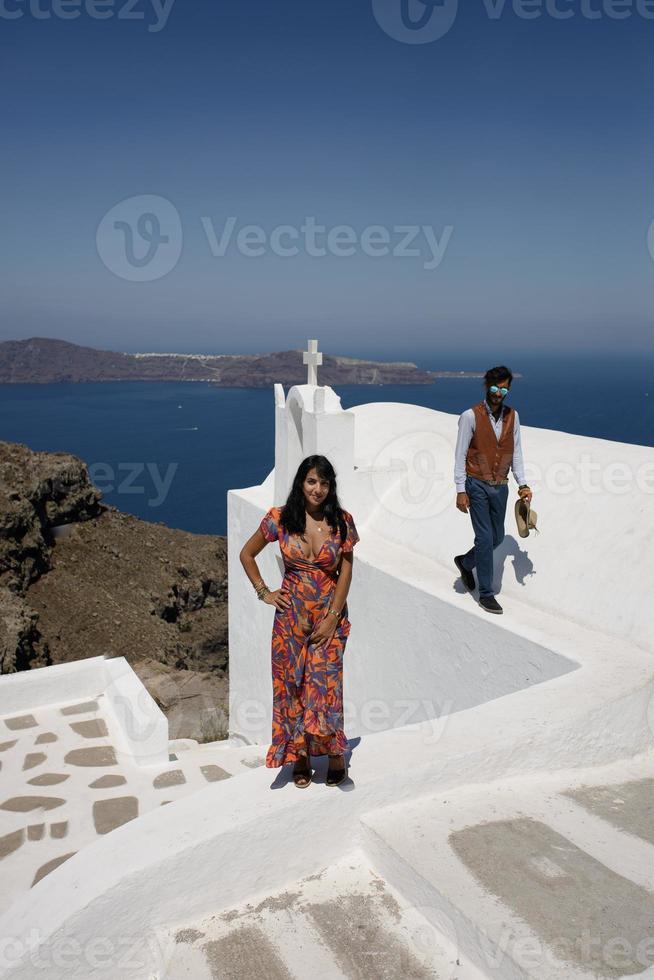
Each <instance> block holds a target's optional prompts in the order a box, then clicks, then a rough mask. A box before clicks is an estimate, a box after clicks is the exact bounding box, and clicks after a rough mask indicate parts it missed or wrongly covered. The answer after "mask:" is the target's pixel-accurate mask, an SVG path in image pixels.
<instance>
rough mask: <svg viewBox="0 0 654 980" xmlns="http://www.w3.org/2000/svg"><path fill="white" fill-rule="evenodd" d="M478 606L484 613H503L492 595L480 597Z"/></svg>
mask: <svg viewBox="0 0 654 980" xmlns="http://www.w3.org/2000/svg"><path fill="white" fill-rule="evenodd" d="M479 605H480V606H481V607H482V609H485V610H486V612H490V613H503V612H504V610H503V609H502V607H501V606H500V604H499V602H498V601H497V599H496V598H495V596H494V595H484V596H482V597H481V599H480V600H479Z"/></svg>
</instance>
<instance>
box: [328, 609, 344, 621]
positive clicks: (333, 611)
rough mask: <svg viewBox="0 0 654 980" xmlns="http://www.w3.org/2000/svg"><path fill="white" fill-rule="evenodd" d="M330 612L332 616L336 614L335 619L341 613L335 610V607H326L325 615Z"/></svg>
mask: <svg viewBox="0 0 654 980" xmlns="http://www.w3.org/2000/svg"><path fill="white" fill-rule="evenodd" d="M330 613H331V615H332V616H336V619H338V617H339V616H340V615H341V614H340V613H339V612H336V610H335V609H328V610H327V615H328V616H329V614H330Z"/></svg>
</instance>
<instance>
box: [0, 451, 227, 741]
mask: <svg viewBox="0 0 654 980" xmlns="http://www.w3.org/2000/svg"><path fill="white" fill-rule="evenodd" d="M101 497H102V494H101V492H100V491H99V490H98V489H97V488H96V487H95V486H93V484H92V483H91V482H90V479H89V476H88V471H87V468H86V464H85V463H84V462H83V461H82V460H80V459H78V458H77V457H75V456H72V455H70V454H67V453H36V452H32V451H31V450H30V449H29V448H28V447H27V446H25V445H22V444H20V443H8V442H0V673H11V672H14V671H18V670H28V669H30V668H32V667H42V666H47V665H49V664H56V663H64V662H70V661H75V660H82V659H85V658H87V657H96V656H103V655H104V656H108V657H118V656H124V657H125V658H126V659H127V660H128V661H129V663H130V664H131V666H132V667H133V668H134V670H135V671H136V672H137V673H138V674H139V676H140V677H141V679H142V680H143V682H144V684H145V685H146V687H148V689H149V690H150V693H151V694H152V696H153V697H154V698H155V700H156V701H157V702H158V703H159V705H160V707H161V708H162V710H163V711H164V712H165V713H166V714H167V715H168V717H169V721H170V736H171V738H183V737H188V738H197V739H198V740H203V741H210V740H213V739H215V738H219V737H221V736H223V735H226V712H227V700H228V692H227V665H228V652H227V551H226V539H225V538H224V537H221V536H218V535H208V534H207V535H197V534H191V533H189V532H186V531H179V530H172V529H170V528H167V527H165V525H163V524H150V523H148V522H146V521H142V520H139V519H138V518H136V517H134V516H132V515H130V514H123V513H122V512H121V511H119V510H117V509H116V508H114V507H109V506H107V505H105V504H103V503H102V502H101ZM60 525H66V532H67V533H66V534H61V533H59V532H57V530H56V529H57V527H58V526H60Z"/></svg>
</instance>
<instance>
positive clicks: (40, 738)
mask: <svg viewBox="0 0 654 980" xmlns="http://www.w3.org/2000/svg"><path fill="white" fill-rule="evenodd" d="M58 738H59V736H58V735H55V733H54V732H42V733H41V734H40V735H37V737H36V739H35V740H34V744H35V745H45V744H46V743H47V742H56V741H57V739H58Z"/></svg>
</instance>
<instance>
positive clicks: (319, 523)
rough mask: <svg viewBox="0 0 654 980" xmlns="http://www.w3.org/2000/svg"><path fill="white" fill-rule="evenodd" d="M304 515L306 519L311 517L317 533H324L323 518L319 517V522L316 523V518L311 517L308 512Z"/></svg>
mask: <svg viewBox="0 0 654 980" xmlns="http://www.w3.org/2000/svg"><path fill="white" fill-rule="evenodd" d="M306 515H307V517H311V520H312V521H313V523H314V524H315V525H316V527H317V528H318V530H319V531H324V530H325V518H324V516H323V517H321V519H320V520H319V521H317V520H316V518H315V517H312V515H311V514H310V513H309V512H308V511H306Z"/></svg>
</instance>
